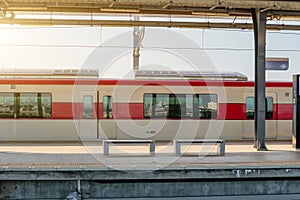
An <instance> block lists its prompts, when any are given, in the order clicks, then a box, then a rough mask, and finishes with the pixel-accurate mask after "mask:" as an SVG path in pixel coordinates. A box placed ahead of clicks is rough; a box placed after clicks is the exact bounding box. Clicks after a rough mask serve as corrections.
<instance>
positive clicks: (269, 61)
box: [266, 58, 289, 70]
mask: <svg viewBox="0 0 300 200" xmlns="http://www.w3.org/2000/svg"><path fill="white" fill-rule="evenodd" d="M288 69H289V58H266V70H288Z"/></svg>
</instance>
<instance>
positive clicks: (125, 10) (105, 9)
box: [100, 8, 140, 13]
mask: <svg viewBox="0 0 300 200" xmlns="http://www.w3.org/2000/svg"><path fill="white" fill-rule="evenodd" d="M100 11H101V12H126V13H138V12H140V10H139V9H126V8H124V9H123V8H100Z"/></svg>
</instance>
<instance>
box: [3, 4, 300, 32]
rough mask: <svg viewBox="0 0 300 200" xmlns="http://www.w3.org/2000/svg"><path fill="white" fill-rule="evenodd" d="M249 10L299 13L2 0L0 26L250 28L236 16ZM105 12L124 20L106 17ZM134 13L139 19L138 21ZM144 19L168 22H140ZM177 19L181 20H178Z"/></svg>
mask: <svg viewBox="0 0 300 200" xmlns="http://www.w3.org/2000/svg"><path fill="white" fill-rule="evenodd" d="M251 8H252V9H257V10H260V11H261V12H266V13H267V18H268V19H276V20H280V19H283V18H284V19H294V18H298V17H299V15H300V14H299V11H300V2H299V1H292V0H290V1H287V0H277V1H270V0H243V1H240V0H159V1H158V0H153V1H148V0H96V1H88V0H68V1H67V0H25V1H24V0H0V24H22V25H47V26H49V25H92V26H99V25H101V26H160V27H162V26H164V27H181V28H188V27H191V28H200V27H204V28H253V25H252V24H251V22H250V23H248V22H242V23H240V22H239V21H238V20H236V17H243V19H245V18H248V19H250V20H251V11H250V9H251ZM104 15H109V16H111V17H112V16H125V17H126V16H127V17H128V19H124V20H120V19H116V20H106V19H103V16H104ZM201 16H202V17H209V18H213V17H219V18H220V17H222V18H227V19H228V20H229V22H226V23H211V21H209V22H206V23H200V24H197V22H198V21H197V22H196V23H193V21H191V20H190V19H191V18H199V17H201ZM135 17H139V18H140V21H139V22H136V21H137V20H135V19H134V18H135ZM144 17H151V19H153V17H159V18H161V17H166V18H168V20H163V21H159V20H152V21H151V20H149V19H148V20H143V18H144ZM178 17H181V20H180V21H176V18H178ZM182 19H185V20H186V21H185V20H182ZM267 28H270V29H278V30H282V29H293V30H294V29H297V30H299V29H300V28H298V26H290V25H285V24H284V23H282V24H273V25H272V24H268V25H267Z"/></svg>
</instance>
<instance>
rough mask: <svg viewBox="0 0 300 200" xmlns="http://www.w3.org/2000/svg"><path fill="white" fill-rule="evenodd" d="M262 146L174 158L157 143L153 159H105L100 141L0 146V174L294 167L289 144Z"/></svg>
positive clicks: (133, 150) (195, 150) (299, 162)
mask: <svg viewBox="0 0 300 200" xmlns="http://www.w3.org/2000/svg"><path fill="white" fill-rule="evenodd" d="M266 145H267V148H268V151H257V150H256V149H255V148H253V142H227V143H226V147H225V149H226V150H225V155H224V156H219V155H216V147H215V146H210V145H205V146H199V145H196V146H190V147H187V148H189V149H184V150H183V152H185V153H184V154H183V155H179V156H178V155H176V154H175V152H174V147H173V144H172V143H167V142H157V143H156V154H155V155H154V156H151V155H149V154H148V151H149V149H148V147H147V146H146V145H144V146H143V145H134V146H129V145H124V146H119V145H118V146H115V147H114V146H111V147H110V148H111V149H110V152H111V154H110V155H108V156H105V155H103V147H102V142H83V143H79V142H47V143H45V142H2V143H0V170H1V169H2V170H8V169H15V170H17V169H19V170H47V169H70V170H71V169H124V170H136V169H137V170H139V169H142V170H147V169H149V170H156V169H214V168H216V169H222V168H224V169H225V168H226V169H228V168H241V167H242V168H247V167H250V168H271V167H272V168H274V167H276V168H289V167H290V168H299V166H300V151H299V150H296V149H294V148H292V145H291V142H289V141H276V142H266Z"/></svg>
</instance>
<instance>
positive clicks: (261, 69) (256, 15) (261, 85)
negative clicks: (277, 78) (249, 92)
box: [251, 9, 267, 151]
mask: <svg viewBox="0 0 300 200" xmlns="http://www.w3.org/2000/svg"><path fill="white" fill-rule="evenodd" d="M251 14H252V19H253V27H254V41H255V115H254V120H255V125H254V126H255V137H254V138H255V141H254V142H255V144H254V147H255V148H257V150H258V151H265V150H267V147H266V145H265V131H266V123H265V120H266V87H265V84H266V71H265V68H266V66H265V65H266V56H265V54H266V17H267V15H266V14H267V13H266V12H261V11H260V10H259V9H251Z"/></svg>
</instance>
